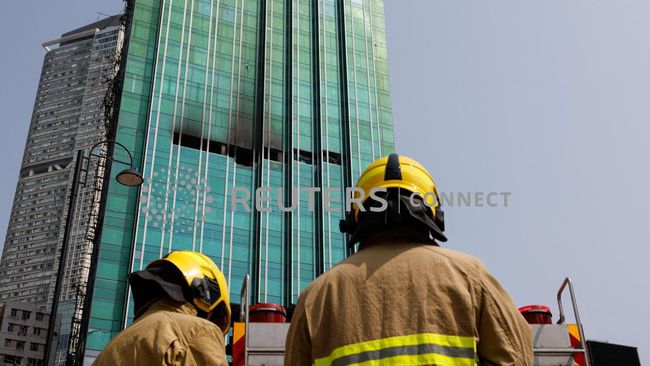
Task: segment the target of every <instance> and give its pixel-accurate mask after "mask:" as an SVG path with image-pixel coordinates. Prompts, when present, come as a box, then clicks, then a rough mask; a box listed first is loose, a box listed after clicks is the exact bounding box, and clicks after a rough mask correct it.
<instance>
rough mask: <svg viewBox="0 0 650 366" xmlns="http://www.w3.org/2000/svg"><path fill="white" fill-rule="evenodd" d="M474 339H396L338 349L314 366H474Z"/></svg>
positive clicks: (438, 336)
mask: <svg viewBox="0 0 650 366" xmlns="http://www.w3.org/2000/svg"><path fill="white" fill-rule="evenodd" d="M475 356H476V341H475V339H474V338H473V337H460V336H448V335H441V334H433V333H421V334H412V335H407V336H396V337H389V338H382V339H375V340H372V341H367V342H361V343H355V344H350V345H347V346H342V347H339V348H336V349H335V350H334V351H332V353H330V355H329V356H327V357H323V358H319V359H317V360H316V361H315V362H314V365H315V366H325V365H327V366H329V365H364V366H374V365H395V364H398V365H399V364H402V365H427V364H428V365H430V364H432V363H433V364H436V365H443V366H445V365H449V366H465V365H467V366H473V365H475Z"/></svg>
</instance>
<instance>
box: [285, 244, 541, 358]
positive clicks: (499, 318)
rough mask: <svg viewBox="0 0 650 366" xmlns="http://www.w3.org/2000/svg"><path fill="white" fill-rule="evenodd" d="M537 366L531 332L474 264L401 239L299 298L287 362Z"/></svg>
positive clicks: (338, 269)
mask: <svg viewBox="0 0 650 366" xmlns="http://www.w3.org/2000/svg"><path fill="white" fill-rule="evenodd" d="M479 361H480V363H481V365H500V366H508V365H511V366H528V365H532V364H533V355H532V339H531V329H530V326H529V325H528V324H527V323H526V321H525V320H524V318H523V317H522V316H521V314H519V311H518V310H517V308H516V307H515V305H514V304H513V303H512V300H511V299H510V297H509V296H508V294H507V293H506V292H505V290H503V288H502V287H501V286H500V285H499V283H498V282H497V281H496V280H495V279H494V278H493V277H492V276H491V275H490V274H489V273H488V271H487V270H486V269H485V267H484V266H483V265H482V264H481V262H479V261H478V260H477V259H475V258H472V257H470V256H467V255H464V254H460V253H457V252H454V251H451V250H448V249H444V248H440V247H438V246H434V245H430V244H424V243H414V242H406V241H404V240H402V239H399V238H398V237H397V236H396V235H394V234H389V235H387V236H385V237H384V238H383V239H382V241H381V242H375V243H372V244H370V245H367V246H366V247H364V249H362V250H360V251H359V252H358V253H356V254H354V255H353V256H351V257H349V258H347V259H346V260H344V261H343V262H341V263H340V264H338V265H336V266H335V267H333V268H332V269H331V270H330V271H329V272H327V273H325V274H324V275H322V276H321V277H319V278H318V279H316V280H315V281H314V282H312V283H311V284H310V285H309V286H307V288H306V289H305V290H304V291H303V292H302V293H301V294H300V297H299V300H298V304H297V306H296V309H295V312H294V315H293V319H292V322H291V327H290V329H289V334H288V337H287V344H286V354H285V365H290V366H304V365H310V364H315V365H318V366H321V365H352V364H361V363H362V364H363V365H450V366H451V365H454V366H464V365H475V364H477V363H478V362H479Z"/></svg>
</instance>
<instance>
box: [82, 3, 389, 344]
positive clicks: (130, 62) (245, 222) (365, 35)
mask: <svg viewBox="0 0 650 366" xmlns="http://www.w3.org/2000/svg"><path fill="white" fill-rule="evenodd" d="M128 15H129V20H130V26H129V29H128V38H127V42H128V43H127V47H128V48H127V53H126V54H125V56H124V57H126V59H125V60H124V63H123V65H124V67H125V69H124V80H123V86H122V95H121V98H120V105H119V117H118V124H117V131H116V139H117V141H119V142H121V143H123V144H125V145H126V146H127V147H128V148H129V149H130V150H131V151H132V152H133V153H134V157H135V159H136V165H137V166H139V167H140V168H141V171H142V172H143V175H144V177H145V184H144V185H143V186H142V187H141V189H140V192H138V193H134V192H132V191H130V190H129V189H128V188H125V187H122V186H120V185H118V184H111V185H110V187H109V192H108V200H107V203H106V216H105V219H104V227H103V232H102V238H101V246H100V252H99V262H98V263H97V275H96V280H95V283H94V291H93V294H92V308H91V314H90V324H89V332H88V335H87V343H86V348H87V350H88V351H90V352H93V351H97V350H101V349H102V348H103V347H104V345H105V344H106V343H107V342H108V341H109V340H110V338H111V337H112V336H114V335H115V334H116V333H117V332H119V331H120V330H121V329H123V327H124V326H125V325H126V324H128V322H129V321H130V317H131V316H132V308H131V305H132V304H131V302H130V299H129V295H128V288H127V283H126V276H127V274H128V273H129V272H131V271H135V270H140V269H142V268H144V267H145V266H146V265H147V263H149V262H151V261H152V260H154V259H157V258H160V257H161V256H163V255H165V254H166V253H168V252H170V251H171V250H180V249H191V250H197V251H200V252H203V253H205V254H207V255H209V256H210V257H211V258H212V259H214V261H215V262H216V263H217V264H218V265H219V266H220V268H221V269H222V270H223V272H224V274H225V275H226V278H227V280H228V283H229V284H230V290H231V298H232V299H233V301H234V302H237V301H238V300H237V299H238V298H239V288H240V286H241V281H242V279H243V277H244V275H245V274H246V273H250V274H251V275H252V290H253V292H252V295H253V300H254V301H262V302H273V303H280V304H285V305H286V304H288V303H291V302H295V300H296V299H297V296H298V293H299V292H300V290H301V289H303V288H304V287H305V286H306V285H307V284H308V283H309V282H310V281H311V280H313V279H314V278H315V277H316V276H318V275H319V274H320V273H322V272H324V271H326V270H327V269H329V268H330V267H331V266H332V265H334V264H336V263H337V262H339V261H341V260H342V259H343V258H344V257H345V255H346V251H345V238H344V236H343V235H342V234H341V233H339V230H338V223H339V220H340V219H342V217H343V215H344V212H343V210H344V204H343V203H342V202H343V200H344V197H343V196H344V189H345V187H346V186H350V185H352V183H353V182H354V181H355V180H356V178H357V177H358V175H359V174H360V172H361V171H362V170H363V169H364V168H365V166H367V165H368V164H370V163H371V162H372V161H373V160H374V159H376V158H378V157H380V156H382V155H386V154H388V153H390V152H392V151H393V127H392V119H391V106H390V95H389V85H388V65H387V59H386V43H385V33H384V18H383V17H384V10H383V2H382V1H381V0H262V1H259V0H137V1H131V2H130V3H129V10H128ZM119 153H120V151H119V150H116V154H119ZM118 157H119V156H118ZM113 174H115V172H113ZM300 187H316V188H319V189H320V191H321V192H320V193H315V194H314V199H313V202H312V203H313V204H310V195H309V194H308V193H307V192H305V191H303V192H301V193H300V194H297V195H294V191H295V189H298V188H300ZM233 188H236V189H241V190H246V191H249V192H251V193H252V195H253V196H254V195H255V192H256V190H257V189H258V188H262V189H264V188H268V189H269V192H267V191H262V192H263V195H264V196H268V197H269V198H270V202H269V201H264V202H263V201H259V202H257V203H258V204H260V207H258V208H257V209H256V208H255V205H256V201H255V200H254V199H251V200H249V204H250V205H251V206H252V207H251V210H247V209H246V207H244V206H243V205H241V204H235V205H233V201H232V192H233ZM328 189H329V190H328ZM330 190H332V191H330ZM242 194H243V193H242ZM327 195H330V196H333V197H335V198H336V201H338V202H334V203H332V205H331V207H326V206H327V205H326V200H324V197H325V196H327ZM294 196H295V197H294ZM294 198H295V200H294ZM310 206H312V207H311V209H310ZM337 209H338V210H337Z"/></svg>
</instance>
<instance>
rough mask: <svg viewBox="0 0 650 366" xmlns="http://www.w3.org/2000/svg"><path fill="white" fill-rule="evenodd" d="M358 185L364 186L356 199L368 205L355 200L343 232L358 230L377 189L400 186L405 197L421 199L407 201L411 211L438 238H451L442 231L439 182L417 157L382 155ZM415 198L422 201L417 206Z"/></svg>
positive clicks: (343, 225)
mask: <svg viewBox="0 0 650 366" xmlns="http://www.w3.org/2000/svg"><path fill="white" fill-rule="evenodd" d="M356 187H357V188H360V192H358V191H357V192H355V194H357V197H355V199H357V200H358V201H360V202H361V206H364V207H363V208H361V207H359V205H358V204H357V203H356V200H355V202H354V203H353V206H352V211H351V212H350V213H349V215H348V216H347V217H346V219H345V220H343V221H342V222H341V225H340V228H341V231H342V232H346V233H351V234H353V233H354V232H355V229H356V227H357V226H358V224H359V212H361V211H366V210H367V209H366V205H365V204H364V203H366V201H367V200H368V199H369V198H371V193H372V192H373V191H375V190H377V189H386V190H388V189H398V190H399V192H400V195H401V196H402V197H404V195H405V194H407V195H411V196H418V197H419V198H418V199H417V200H414V199H413V198H407V199H404V200H403V201H404V204H405V205H406V206H407V207H408V210H407V211H408V213H409V214H410V215H412V216H414V217H416V219H417V220H418V221H420V222H422V223H423V224H425V225H427V226H429V227H430V229H431V230H432V234H434V237H436V238H437V239H439V240H442V241H446V240H447V239H446V237H445V236H444V235H443V234H442V231H444V213H443V211H442V209H441V206H440V199H439V195H438V187H437V185H436V182H435V181H434V180H433V178H432V177H431V175H430V174H429V173H428V172H427V170H426V169H425V168H424V167H423V166H422V165H421V164H420V163H418V162H417V161H415V160H414V159H412V158H409V157H406V156H400V155H398V154H391V155H389V156H385V157H382V158H379V159H377V160H375V161H374V162H373V163H372V164H370V166H368V168H366V170H365V171H364V172H363V174H361V176H360V177H359V180H358V181H357V184H356ZM360 195H362V197H361V196H360ZM409 197H410V196H409ZM415 201H418V202H420V204H419V205H415V206H414V205H413V202H415ZM420 206H422V207H420ZM375 230H376V228H375ZM353 236H354V235H353ZM350 244H353V243H352V242H351V243H350Z"/></svg>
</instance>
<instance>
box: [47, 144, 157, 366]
mask: <svg viewBox="0 0 650 366" xmlns="http://www.w3.org/2000/svg"><path fill="white" fill-rule="evenodd" d="M102 144H106V145H107V146H108V147H112V146H120V147H122V149H124V151H126V153H127V154H128V156H129V161H128V162H126V161H122V160H118V159H115V158H113V157H110V156H109V155H108V154H96V153H95V152H94V151H95V149H96V148H97V147H98V146H100V145H102ZM93 156H94V157H98V158H102V159H106V160H107V161H108V162H109V164H112V163H113V162H116V163H121V164H124V165H127V166H128V167H129V168H128V169H125V170H123V171H121V172H120V173H119V174H117V177H116V180H117V181H118V182H119V183H120V184H123V185H125V186H129V187H137V186H139V185H141V184H142V183H143V182H144V179H143V178H142V175H140V174H139V173H138V172H137V171H136V170H135V167H134V166H133V156H132V155H131V152H130V151H129V149H127V148H126V147H125V146H124V145H122V144H121V143H119V142H117V141H113V140H104V141H100V142H98V143H96V144H95V145H93V147H91V148H90V153H89V154H88V157H86V156H85V151H84V150H78V151H77V161H76V163H75V169H74V175H73V177H72V187H71V193H70V202H69V203H68V213H67V216H66V222H65V227H64V231H63V241H62V243H61V254H60V257H59V267H58V270H57V275H56V283H55V285H54V298H53V301H52V308H51V310H50V319H49V323H48V329H47V340H46V342H45V354H44V361H45V362H44V365H45V366H50V365H51V364H52V362H53V361H54V360H53V357H54V356H55V355H56V348H57V347H56V345H53V344H52V342H53V339H54V328H55V323H56V314H57V312H58V309H59V297H60V296H59V295H60V292H61V285H62V282H63V276H64V272H65V267H66V257H67V251H68V246H69V244H70V243H69V241H70V232H71V229H72V222H73V219H74V209H75V207H76V202H77V195H78V193H79V186H80V185H82V186H84V187H85V186H86V184H87V178H88V168H89V166H90V159H91V157H93ZM84 166H85V167H84ZM82 173H85V177H84V179H83V180H82V179H81V178H82ZM103 173H104V176H103V177H102V178H103V179H105V178H106V177H107V175H108V174H110V165H108V168H107V169H105V170H104V172H103ZM95 179H97V177H95ZM105 191H106V187H102V198H104V194H105ZM103 204H104V202H103V200H102V201H100V205H103ZM100 229H101V228H100ZM94 242H95V244H97V242H98V241H97V240H94ZM97 247H98V245H93V249H92V255H91V262H90V273H89V275H88V281H87V282H86V285H87V284H88V283H90V281H91V280H94V273H95V271H94V269H95V266H94V263H95V261H96V257H97V253H98V250H97V249H98V248H97ZM96 252H97V253H96ZM91 296H92V289H91V291H87V294H86V298H85V299H84V309H83V315H82V320H83V318H86V319H87V315H86V310H87V308H88V307H89V299H88V297H91ZM86 323H87V322H86ZM81 325H82V328H83V325H84V323H83V321H82V324H81ZM86 327H87V324H86ZM81 334H83V333H81ZM53 350H54V352H53ZM52 353H54V355H53V354H52Z"/></svg>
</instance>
